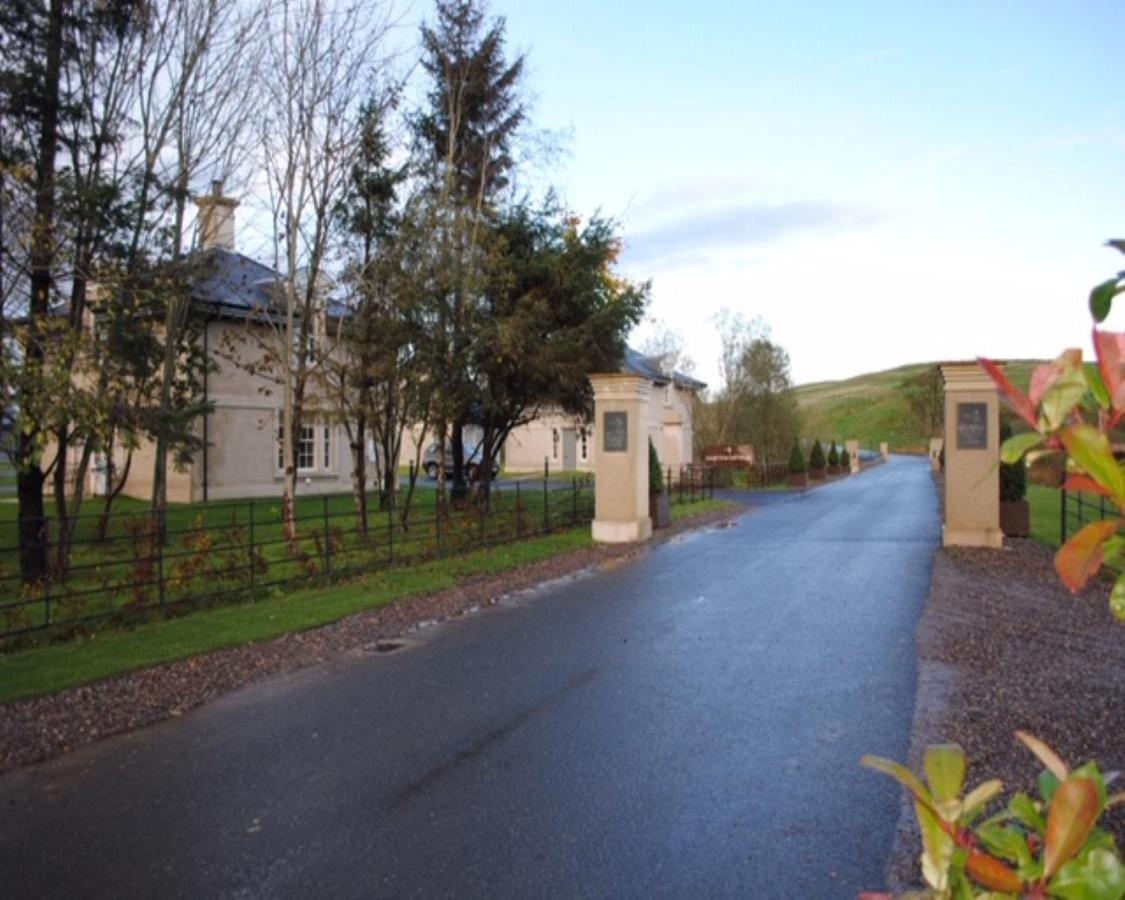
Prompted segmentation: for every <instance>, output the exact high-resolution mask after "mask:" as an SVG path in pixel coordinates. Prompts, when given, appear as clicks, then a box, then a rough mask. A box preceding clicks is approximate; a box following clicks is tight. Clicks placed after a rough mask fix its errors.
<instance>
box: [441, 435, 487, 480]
mask: <svg viewBox="0 0 1125 900" xmlns="http://www.w3.org/2000/svg"><path fill="white" fill-rule="evenodd" d="M461 446H462V448H463V452H464V455H465V474H466V475H467V476H468V478H469V481H476V480H477V478H478V476H479V475H480V451H481V447H480V444H477V445H475V446H474V445H472V444H462V445H461ZM438 452H439V447H438V442H437V441H434V442H433V443H432V444H430V446H429V447H427V448H426V452H425V453H424V454H422V469H423V471H424V472H425V473H426V474H427V475H428V476H429V477H430V478H437V473H438ZM445 471H446V473H447V474H448V473H451V472H452V471H453V445H452V444H446V445H445ZM499 474H500V464H499V463H498V462H497V461H496V460H495V459H494V460H492V477H493V478H495V477H496V476H497V475H499Z"/></svg>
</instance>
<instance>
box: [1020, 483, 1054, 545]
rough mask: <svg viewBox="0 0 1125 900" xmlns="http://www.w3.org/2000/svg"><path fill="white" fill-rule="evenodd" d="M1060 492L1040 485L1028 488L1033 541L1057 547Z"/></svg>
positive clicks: (1031, 485) (1030, 485) (1032, 485)
mask: <svg viewBox="0 0 1125 900" xmlns="http://www.w3.org/2000/svg"><path fill="white" fill-rule="evenodd" d="M1060 502H1061V500H1060V498H1059V491H1058V489H1057V488H1049V487H1043V486H1042V485H1039V484H1029V485H1028V486H1027V503H1028V507H1029V508H1030V510H1031V537H1032V540H1036V541H1039V543H1041V544H1046V545H1047V546H1048V547H1057V546H1058V545H1059V543H1060V541H1059V503H1060Z"/></svg>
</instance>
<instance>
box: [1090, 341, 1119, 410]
mask: <svg viewBox="0 0 1125 900" xmlns="http://www.w3.org/2000/svg"><path fill="white" fill-rule="evenodd" d="M1094 352H1095V354H1096V356H1097V358H1098V375H1099V376H1100V377H1101V382H1102V384H1103V385H1105V390H1106V393H1107V394H1108V395H1109V403H1108V405H1109V406H1112V407H1115V408H1118V409H1120V408H1121V407H1122V406H1125V372H1123V371H1122V367H1123V365H1125V334H1122V333H1121V332H1115V331H1098V330H1097V329H1096V328H1095V329H1094Z"/></svg>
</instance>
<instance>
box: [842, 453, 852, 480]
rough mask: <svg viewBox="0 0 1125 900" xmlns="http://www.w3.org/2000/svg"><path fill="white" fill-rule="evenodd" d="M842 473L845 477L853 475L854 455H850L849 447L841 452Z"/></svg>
mask: <svg viewBox="0 0 1125 900" xmlns="http://www.w3.org/2000/svg"><path fill="white" fill-rule="evenodd" d="M840 471H841V472H843V473H844V474H845V475H851V474H852V455H851V454H850V453H848V448H847V447H844V448H843V449H842V450H841V451H840Z"/></svg>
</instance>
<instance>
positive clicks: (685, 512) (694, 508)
mask: <svg viewBox="0 0 1125 900" xmlns="http://www.w3.org/2000/svg"><path fill="white" fill-rule="evenodd" d="M734 507H735V504H734V503H731V502H730V501H729V500H696V501H695V502H694V503H688V502H687V501H685V502H683V503H673V504H672V505H671V507H670V510H671V513H672V521H673V522H678V521H680V520H681V519H686V518H687V517H688V516H694V515H698V514H699V513H706V512H712V511H714V510H717V509H734Z"/></svg>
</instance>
